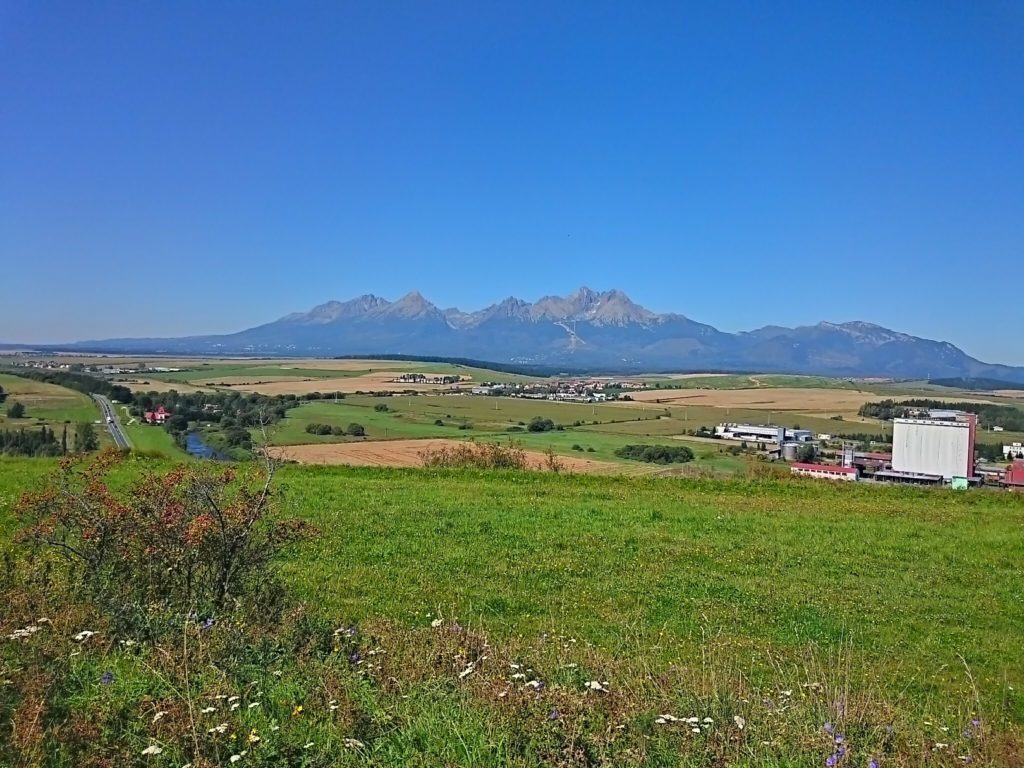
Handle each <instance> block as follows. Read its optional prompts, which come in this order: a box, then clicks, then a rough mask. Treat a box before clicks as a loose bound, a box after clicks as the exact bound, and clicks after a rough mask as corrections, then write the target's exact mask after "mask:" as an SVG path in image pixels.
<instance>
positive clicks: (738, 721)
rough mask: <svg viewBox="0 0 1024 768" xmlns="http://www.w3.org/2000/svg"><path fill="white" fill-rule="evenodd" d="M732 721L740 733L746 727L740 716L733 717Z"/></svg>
mask: <svg viewBox="0 0 1024 768" xmlns="http://www.w3.org/2000/svg"><path fill="white" fill-rule="evenodd" d="M732 721H733V722H734V723H736V727H737V728H739V729H740V730H741V731H742V730H743V729H744V728H746V727H747V721H746V720H744V719H743V717H741V716H740V715H733V716H732Z"/></svg>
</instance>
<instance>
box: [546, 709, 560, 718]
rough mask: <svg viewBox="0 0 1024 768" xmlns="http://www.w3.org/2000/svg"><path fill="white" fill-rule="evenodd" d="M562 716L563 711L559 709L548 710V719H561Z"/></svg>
mask: <svg viewBox="0 0 1024 768" xmlns="http://www.w3.org/2000/svg"><path fill="white" fill-rule="evenodd" d="M561 717H562V713H561V712H559V711H558V710H557V709H552V710H551V711H550V712H548V720H559V719H561Z"/></svg>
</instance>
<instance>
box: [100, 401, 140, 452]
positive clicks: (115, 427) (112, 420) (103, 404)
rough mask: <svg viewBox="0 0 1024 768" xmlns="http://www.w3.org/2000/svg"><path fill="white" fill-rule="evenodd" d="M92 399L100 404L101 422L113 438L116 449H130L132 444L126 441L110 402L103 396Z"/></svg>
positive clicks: (126, 437) (126, 438)
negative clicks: (104, 423)
mask: <svg viewBox="0 0 1024 768" xmlns="http://www.w3.org/2000/svg"><path fill="white" fill-rule="evenodd" d="M93 399H95V400H96V402H97V403H99V404H100V411H101V412H102V413H103V421H105V422H106V424H107V429H108V430H110V436H111V437H112V438H114V443H116V444H117V447H118V448H129V449H130V448H131V447H132V443H131V441H130V440H129V439H128V435H126V434H125V433H124V430H123V429H121V422H119V421H118V420H117V411H115V410H114V406H113V405H111V404H110V401H109V400H108V399H107V398H105V397H104V396H103V395H93Z"/></svg>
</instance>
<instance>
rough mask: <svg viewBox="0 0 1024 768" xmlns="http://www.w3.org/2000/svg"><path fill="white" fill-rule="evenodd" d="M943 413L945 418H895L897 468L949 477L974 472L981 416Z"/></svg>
mask: <svg viewBox="0 0 1024 768" xmlns="http://www.w3.org/2000/svg"><path fill="white" fill-rule="evenodd" d="M942 415H943V417H944V418H927V419H893V423H892V471H893V472H903V473H907V474H913V475H932V476H935V477H941V478H942V479H943V480H947V481H949V480H952V479H953V478H954V477H973V476H974V435H975V431H976V430H977V426H978V417H977V416H975V415H974V414H973V413H958V414H945V413H943V414H942ZM947 416H950V417H952V418H946V417H947Z"/></svg>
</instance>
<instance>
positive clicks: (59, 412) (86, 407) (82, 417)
mask: <svg viewBox="0 0 1024 768" xmlns="http://www.w3.org/2000/svg"><path fill="white" fill-rule="evenodd" d="M0 387H3V388H4V392H6V393H7V400H6V402H4V403H3V405H2V406H0V424H4V422H6V424H4V426H7V427H10V426H12V425H16V426H30V425H32V424H35V423H39V422H45V423H47V424H60V423H63V422H65V421H71V422H82V421H95V420H96V419H98V418H99V415H100V411H99V406H97V405H96V403H95V402H94V401H93V400H92V398H90V397H89V396H88V395H85V394H82V393H81V392H76V391H75V390H73V389H67V388H66V387H60V386H57V385H56V384H47V383H45V382H41V381H33V380H32V379H23V378H21V377H20V376H12V375H10V374H6V373H0ZM13 402H20V403H22V404H23V405H24V406H25V409H26V414H25V415H26V418H23V419H8V418H7V416H6V412H7V407H8V406H9V405H10V404H11V403H13Z"/></svg>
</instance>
